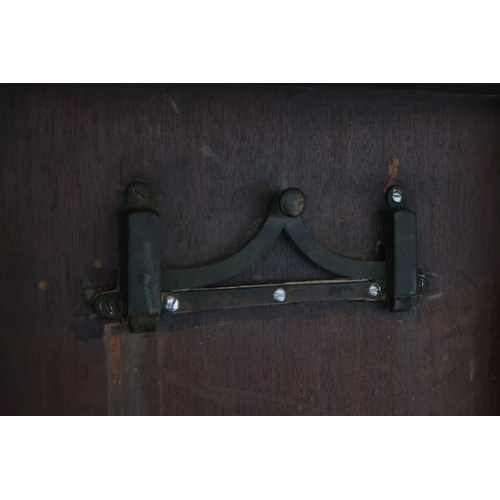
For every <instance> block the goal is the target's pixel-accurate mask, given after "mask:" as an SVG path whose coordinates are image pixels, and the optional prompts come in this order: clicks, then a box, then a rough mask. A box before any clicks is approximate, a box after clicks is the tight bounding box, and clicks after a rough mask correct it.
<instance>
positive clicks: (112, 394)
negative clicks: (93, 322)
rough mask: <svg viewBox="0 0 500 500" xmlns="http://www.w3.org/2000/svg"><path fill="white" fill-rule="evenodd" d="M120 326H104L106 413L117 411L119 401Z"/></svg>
mask: <svg viewBox="0 0 500 500" xmlns="http://www.w3.org/2000/svg"><path fill="white" fill-rule="evenodd" d="M121 333H122V327H121V325H120V324H116V323H110V324H108V325H106V326H105V327H104V342H105V345H106V357H107V365H108V369H107V372H108V413H109V414H111V415H116V414H117V413H119V411H118V405H119V404H120V402H121V389H122V369H121V360H122V337H121Z"/></svg>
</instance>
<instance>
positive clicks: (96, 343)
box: [0, 85, 500, 415]
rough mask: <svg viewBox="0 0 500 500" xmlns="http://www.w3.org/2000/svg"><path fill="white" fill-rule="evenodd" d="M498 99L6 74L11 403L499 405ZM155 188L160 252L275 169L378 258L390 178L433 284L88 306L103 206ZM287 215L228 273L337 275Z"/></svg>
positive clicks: (6, 390)
mask: <svg viewBox="0 0 500 500" xmlns="http://www.w3.org/2000/svg"><path fill="white" fill-rule="evenodd" d="M499 139H500V99H499V97H497V96H492V95H466V94H460V93H458V94H451V93H450V94H448V93H443V92H433V91H423V90H404V89H396V90H380V89H367V88H350V89H349V88H340V87H333V88H329V87H327V86H318V87H315V86H308V87H302V86H291V85H289V86H271V85H262V86H243V85H231V86H221V85H205V86H199V85H134V86H132V85H130V86H123V85H114V86H102V85H96V86H88V85H85V86H60V85H59V86H3V87H0V178H1V183H0V189H1V196H0V207H1V209H2V211H1V213H2V214H3V215H2V217H1V223H0V224H1V227H0V229H1V233H0V234H2V238H1V241H0V258H1V266H0V269H1V271H0V273H1V275H0V280H1V282H2V284H3V287H2V292H1V302H0V317H1V318H2V336H1V345H0V352H1V354H0V361H1V368H0V384H1V385H0V389H1V393H2V399H1V411H2V413H4V414H106V413H110V414H165V415H167V414H177V415H179V414H182V415H207V414H220V415H346V414H347V415H379V414H381V415H407V414H417V415H445V414H454V415H455V414H456V415H468V414H474V415H480V414H481V415H482V414H497V413H498V411H499V403H500V397H499V396H500V394H499V383H498V377H499V375H500V374H499V369H498V366H499V355H500V346H499V340H498V330H499V326H500V313H499V312H498V311H499V308H498V300H499V296H500V259H498V256H497V255H496V253H497V249H498V247H499V243H500V241H499V239H500V236H499V234H498V227H500V224H499V223H500V208H499V204H498V192H499V188H500V176H499V171H500V146H499V144H500V141H499ZM138 174H143V175H145V176H147V177H148V178H150V179H151V180H152V181H153V182H155V183H156V184H157V185H158V186H159V187H160V189H161V192H162V199H161V206H160V213H161V220H162V226H163V235H162V238H163V239H162V252H163V255H162V258H163V263H164V264H165V265H167V264H168V265H169V266H177V267H184V266H194V265H199V264H203V263H208V262H212V261H215V260H218V259H220V258H222V257H224V256H227V255H229V254H231V253H232V252H234V251H235V250H236V249H237V248H239V247H241V245H242V244H244V242H245V241H247V240H248V239H249V238H251V237H252V235H253V234H254V233H255V231H256V230H257V229H258V227H259V224H260V223H261V222H262V219H263V218H264V217H265V215H266V203H267V200H268V198H269V196H270V194H272V192H273V191H274V190H275V189H276V188H277V187H279V186H283V185H284V184H285V183H288V185H290V186H296V187H298V188H300V189H301V190H302V191H304V193H305V194H306V197H307V200H308V205H307V209H306V211H305V213H304V214H303V216H302V219H303V221H304V223H305V224H306V226H307V227H308V228H309V229H310V231H311V232H312V233H313V234H314V236H315V237H316V238H317V239H318V241H320V243H322V244H323V245H324V246H326V247H327V248H331V249H335V250H337V251H339V252H342V253H344V254H347V255H351V256H354V257H358V258H375V243H376V241H377V231H376V217H377V211H378V209H379V208H380V207H381V206H382V205H383V193H384V190H385V189H386V188H387V186H388V185H389V184H390V183H393V182H397V183H399V184H400V185H401V186H402V187H403V189H404V190H405V193H406V194H407V197H408V200H409V204H410V206H411V207H412V208H413V209H414V210H415V211H416V213H417V217H418V228H419V242H418V243H419V265H420V267H421V268H422V269H423V271H424V272H426V273H432V274H433V275H434V278H433V281H434V285H435V286H436V287H439V289H438V290H436V291H435V293H432V294H430V295H429V296H428V298H427V299H425V300H422V301H421V302H420V304H419V306H418V307H417V308H416V309H415V310H412V311H411V312H409V313H402V314H390V313H389V312H388V310H387V309H386V308H384V307H383V306H381V305H378V304H359V303H346V304H342V303H339V304H335V303H318V304H302V305H286V304H284V305H283V306H282V307H281V306H280V307H268V308H266V307H261V308H252V309H246V310H226V311H212V312H203V313H201V312H200V313H193V314H189V315H185V316H184V315H181V316H176V317H168V316H164V317H163V318H162V319H161V321H160V324H159V331H158V332H157V333H156V334H154V335H130V334H128V333H126V332H125V331H122V329H121V327H120V326H119V325H117V326H108V327H106V333H105V325H106V322H101V321H99V320H96V319H95V318H91V308H90V305H89V303H88V302H86V301H85V296H86V295H85V294H86V292H87V293H89V294H90V292H91V291H92V290H95V289H99V290H104V289H108V288H112V287H113V286H114V285H115V284H116V281H117V267H118V257H119V254H118V247H117V241H118V218H117V209H118V206H119V204H120V199H121V196H122V194H123V187H124V185H126V183H127V182H128V180H129V179H131V178H132V177H134V176H135V175H138ZM330 277H331V275H330V273H328V272H326V271H323V270H321V269H319V268H318V267H317V266H315V265H314V264H312V263H310V262H308V261H307V259H306V258H304V257H303V256H302V255H301V254H300V253H299V252H297V251H296V249H295V248H294V247H293V245H292V244H291V242H290V241H288V240H287V238H286V237H285V236H283V237H280V238H279V240H278V241H277V242H276V243H275V244H274V246H273V247H272V249H271V250H270V251H269V252H268V253H267V254H266V255H265V256H264V258H263V259H262V260H261V261H260V262H258V263H257V264H255V265H254V266H252V268H251V269H249V270H248V271H246V272H244V273H243V274H242V275H240V276H239V277H237V278H235V279H233V280H231V281H230V282H227V284H229V283H231V284H241V283H266V282H273V281H285V280H303V279H319V278H330Z"/></svg>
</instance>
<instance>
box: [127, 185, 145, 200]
mask: <svg viewBox="0 0 500 500" xmlns="http://www.w3.org/2000/svg"><path fill="white" fill-rule="evenodd" d="M126 197H127V201H128V202H129V203H134V204H141V203H146V201H147V200H148V198H149V188H148V186H146V184H144V182H133V183H132V184H130V186H129V187H128V188H127V194H126Z"/></svg>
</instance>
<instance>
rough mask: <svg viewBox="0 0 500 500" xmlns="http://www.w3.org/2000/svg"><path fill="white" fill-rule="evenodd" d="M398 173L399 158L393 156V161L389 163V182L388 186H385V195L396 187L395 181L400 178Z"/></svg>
mask: <svg viewBox="0 0 500 500" xmlns="http://www.w3.org/2000/svg"><path fill="white" fill-rule="evenodd" d="M398 172H399V158H398V157H397V156H393V157H392V160H390V161H389V180H388V181H387V184H386V185H385V188H384V194H385V193H387V191H389V189H391V187H392V186H394V184H395V183H394V181H395V180H396V179H397V177H398Z"/></svg>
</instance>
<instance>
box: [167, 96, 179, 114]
mask: <svg viewBox="0 0 500 500" xmlns="http://www.w3.org/2000/svg"><path fill="white" fill-rule="evenodd" d="M168 103H169V104H170V106H172V109H173V110H174V111H175V112H176V113H177V114H179V108H178V107H177V104H176V103H175V101H174V100H173V99H172V98H171V97H169V99H168Z"/></svg>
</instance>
